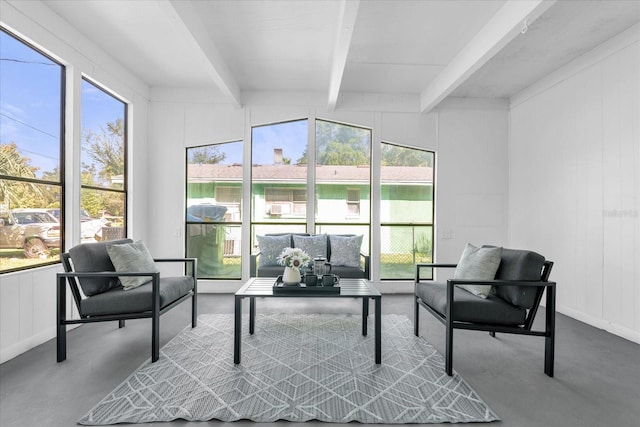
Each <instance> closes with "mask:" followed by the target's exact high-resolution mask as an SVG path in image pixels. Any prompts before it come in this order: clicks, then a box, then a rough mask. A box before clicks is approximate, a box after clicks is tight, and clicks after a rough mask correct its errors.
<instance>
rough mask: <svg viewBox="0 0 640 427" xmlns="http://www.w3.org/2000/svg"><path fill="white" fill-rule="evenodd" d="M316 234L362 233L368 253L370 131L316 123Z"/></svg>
mask: <svg viewBox="0 0 640 427" xmlns="http://www.w3.org/2000/svg"><path fill="white" fill-rule="evenodd" d="M315 190H316V206H317V208H316V212H315V230H316V233H327V234H362V236H363V241H362V252H363V253H369V229H370V225H371V224H370V221H371V205H370V200H371V130H370V129H366V128H363V127H357V126H352V125H346V124H342V123H336V122H330V121H326V120H316V182H315Z"/></svg>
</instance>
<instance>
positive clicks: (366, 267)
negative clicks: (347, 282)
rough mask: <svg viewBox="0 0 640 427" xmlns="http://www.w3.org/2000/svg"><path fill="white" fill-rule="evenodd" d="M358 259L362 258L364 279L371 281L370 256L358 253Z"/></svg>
mask: <svg viewBox="0 0 640 427" xmlns="http://www.w3.org/2000/svg"><path fill="white" fill-rule="evenodd" d="M360 257H362V261H363V264H364V278H365V279H367V280H371V272H370V271H371V256H369V255H365V254H363V253H362V252H360Z"/></svg>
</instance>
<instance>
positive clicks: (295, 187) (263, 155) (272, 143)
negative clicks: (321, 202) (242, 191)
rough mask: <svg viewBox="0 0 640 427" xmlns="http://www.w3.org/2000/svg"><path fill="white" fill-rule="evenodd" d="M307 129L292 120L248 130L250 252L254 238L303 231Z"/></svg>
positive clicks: (254, 245)
mask: <svg viewBox="0 0 640 427" xmlns="http://www.w3.org/2000/svg"><path fill="white" fill-rule="evenodd" d="M307 126H308V120H296V121H291V122H284V123H275V124H269V125H264V126H256V127H254V128H253V129H252V131H251V141H252V145H251V158H252V160H251V164H252V166H251V230H252V242H253V244H252V245H253V248H252V251H253V252H256V248H257V243H256V238H255V236H256V235H264V234H268V233H283V232H287V233H291V232H294V233H295V232H297V233H304V232H305V231H306V229H307V225H306V224H307V182H308V181H307V180H308V177H307V139H308V137H307Z"/></svg>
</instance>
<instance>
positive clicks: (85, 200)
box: [80, 188, 127, 243]
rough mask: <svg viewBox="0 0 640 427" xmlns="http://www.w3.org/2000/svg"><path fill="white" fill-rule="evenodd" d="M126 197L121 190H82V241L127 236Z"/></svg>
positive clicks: (114, 238)
mask: <svg viewBox="0 0 640 427" xmlns="http://www.w3.org/2000/svg"><path fill="white" fill-rule="evenodd" d="M125 198H126V195H125V193H122V192H119V191H108V190H93V189H87V188H82V189H81V190H80V206H82V208H81V212H80V232H81V236H82V243H87V242H95V241H104V240H116V239H123V238H125V237H126V235H127V233H126V227H125V215H126V214H125Z"/></svg>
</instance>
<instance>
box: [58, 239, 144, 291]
mask: <svg viewBox="0 0 640 427" xmlns="http://www.w3.org/2000/svg"><path fill="white" fill-rule="evenodd" d="M131 242H133V240H131V239H122V240H110V241H108V242H98V243H82V244H80V245H77V246H74V247H73V248H71V249H69V256H70V257H71V261H72V263H73V270H74V271H75V272H77V273H87V272H96V271H115V270H116V269H115V267H114V266H113V263H112V262H111V258H109V253H108V252H107V244H110V245H113V244H121V243H131ZM78 281H79V283H80V287H81V288H82V292H84V294H85V295H86V296H92V295H96V294H99V293H102V292H106V291H108V290H109V289H113V288H115V287H118V286H120V281H119V280H118V278H117V277H84V278H80V279H79V280H78Z"/></svg>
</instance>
